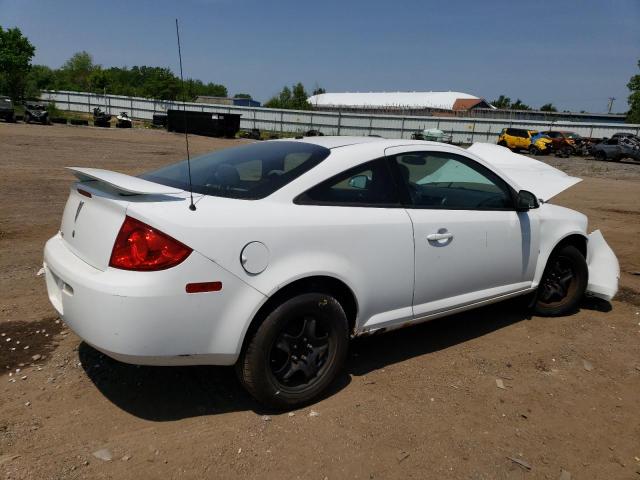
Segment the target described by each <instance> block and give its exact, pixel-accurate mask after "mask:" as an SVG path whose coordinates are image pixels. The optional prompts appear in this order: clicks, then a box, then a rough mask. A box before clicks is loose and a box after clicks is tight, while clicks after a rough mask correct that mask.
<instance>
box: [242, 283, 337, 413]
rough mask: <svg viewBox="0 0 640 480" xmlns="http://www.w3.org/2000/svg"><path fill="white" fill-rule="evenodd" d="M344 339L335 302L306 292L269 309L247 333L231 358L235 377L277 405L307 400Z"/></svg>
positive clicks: (322, 382)
mask: <svg viewBox="0 0 640 480" xmlns="http://www.w3.org/2000/svg"><path fill="white" fill-rule="evenodd" d="M348 343H349V334H348V322H347V317H346V315H345V313H344V310H343V309H342V306H341V305H340V303H339V302H338V301H337V300H336V299H335V298H334V297H332V296H331V295H327V294H324V293H305V294H302V295H298V296H296V297H294V298H291V299H289V300H287V301H285V302H284V303H282V304H281V305H279V306H278V307H277V308H276V309H274V310H273V311H272V312H271V313H270V314H269V315H268V316H267V317H266V318H265V320H264V322H262V324H261V325H260V326H259V327H258V329H257V330H256V332H255V333H254V335H253V336H252V337H251V338H250V339H249V343H248V345H247V346H246V348H245V350H244V353H243V354H242V355H241V357H240V359H239V360H238V363H237V364H236V371H237V373H238V377H239V379H240V382H241V383H242V384H243V385H244V387H245V388H246V389H247V390H248V391H249V393H250V394H251V395H253V397H255V398H256V399H257V400H258V401H260V402H261V403H263V404H265V405H267V406H269V407H274V408H278V409H287V408H294V407H298V406H301V405H304V404H306V403H309V402H310V401H312V400H313V399H314V398H316V397H317V396H318V395H319V394H320V393H321V392H322V391H323V390H324V389H326V388H327V387H328V386H329V384H330V383H331V382H332V381H333V379H334V378H335V376H336V374H337V373H338V372H339V370H340V368H341V367H342V365H343V364H344V361H345V358H346V355H347V349H348Z"/></svg>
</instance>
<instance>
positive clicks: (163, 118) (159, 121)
mask: <svg viewBox="0 0 640 480" xmlns="http://www.w3.org/2000/svg"><path fill="white" fill-rule="evenodd" d="M151 124H152V125H153V126H154V127H166V126H167V114H166V113H154V114H153V120H152V122H151Z"/></svg>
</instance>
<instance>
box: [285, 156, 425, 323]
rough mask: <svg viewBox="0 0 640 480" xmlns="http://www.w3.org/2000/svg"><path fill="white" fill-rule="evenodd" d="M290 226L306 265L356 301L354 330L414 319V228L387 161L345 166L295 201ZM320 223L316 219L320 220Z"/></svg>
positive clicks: (381, 160)
mask: <svg viewBox="0 0 640 480" xmlns="http://www.w3.org/2000/svg"><path fill="white" fill-rule="evenodd" d="M295 203H296V204H298V205H304V206H305V208H303V209H300V210H299V213H296V214H299V215H302V216H303V217H304V218H299V219H295V218H292V222H293V223H296V224H298V225H300V226H301V228H300V231H299V232H298V233H296V238H297V239H298V242H299V245H300V248H301V249H303V252H304V254H303V255H302V254H301V255H300V258H301V259H304V260H306V261H307V266H309V265H310V264H312V263H313V261H314V257H319V258H322V259H323V261H322V263H323V264H322V266H321V267H322V268H323V269H326V270H327V271H333V272H340V273H342V274H344V277H345V278H348V279H349V280H350V282H351V284H352V287H353V288H354V293H355V295H356V297H357V299H358V319H357V324H356V330H375V329H377V328H380V327H382V326H385V325H388V324H391V323H402V322H408V321H411V320H412V318H413V307H412V302H413V286H414V285H413V284H414V272H413V269H414V258H413V257H414V256H413V227H412V224H411V220H410V218H409V216H408V215H407V212H406V210H405V209H404V207H403V205H402V203H401V201H400V192H399V188H398V185H397V183H396V181H395V178H394V176H393V174H392V171H391V169H390V167H389V164H388V162H387V160H386V158H384V157H382V158H379V159H376V160H372V161H369V162H366V163H363V164H360V165H358V166H356V167H353V168H350V169H348V170H346V171H344V172H342V173H340V174H338V175H336V176H334V177H331V178H329V179H328V180H325V181H323V182H322V183H320V184H318V185H316V186H315V187H313V188H311V189H310V190H307V191H306V192H305V193H304V194H302V195H300V196H298V197H297V198H296V200H295ZM319 219H321V221H319Z"/></svg>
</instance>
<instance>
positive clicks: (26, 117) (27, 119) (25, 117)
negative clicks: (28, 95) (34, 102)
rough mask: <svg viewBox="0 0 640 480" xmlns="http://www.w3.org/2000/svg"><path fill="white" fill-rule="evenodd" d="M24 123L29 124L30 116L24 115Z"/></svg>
mask: <svg viewBox="0 0 640 480" xmlns="http://www.w3.org/2000/svg"><path fill="white" fill-rule="evenodd" d="M24 123H31V115H29V114H28V113H26V114H25V115H24Z"/></svg>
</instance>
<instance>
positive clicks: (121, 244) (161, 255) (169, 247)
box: [109, 216, 192, 271]
mask: <svg viewBox="0 0 640 480" xmlns="http://www.w3.org/2000/svg"><path fill="white" fill-rule="evenodd" d="M191 252H192V250H191V249H190V248H189V247H187V246H186V245H184V244H182V243H180V242H179V241H177V240H175V239H173V238H171V237H170V236H169V235H167V234H165V233H162V232H161V231H159V230H157V229H155V228H153V227H150V226H149V225H147V224H146V223H142V222H141V221H140V220H136V219H135V218H131V217H129V216H127V217H125V219H124V223H123V224H122V227H120V232H118V236H117V237H116V241H115V243H114V245H113V251H112V252H111V260H109V266H110V267H114V268H120V269H123V270H141V271H152V270H165V269H167V268H171V267H175V266H176V265H178V264H179V263H180V262H182V261H183V260H184V259H185V258H187V257H188V256H189V254H190V253H191Z"/></svg>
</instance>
